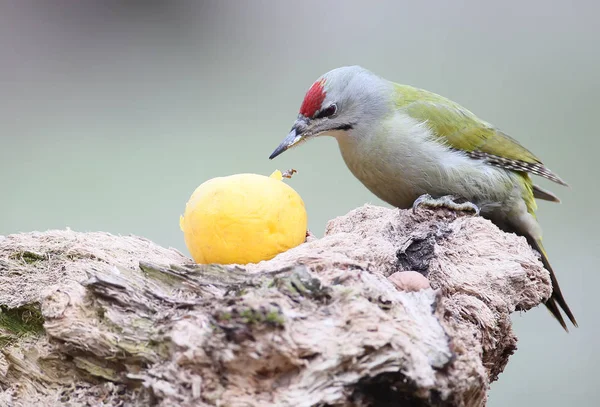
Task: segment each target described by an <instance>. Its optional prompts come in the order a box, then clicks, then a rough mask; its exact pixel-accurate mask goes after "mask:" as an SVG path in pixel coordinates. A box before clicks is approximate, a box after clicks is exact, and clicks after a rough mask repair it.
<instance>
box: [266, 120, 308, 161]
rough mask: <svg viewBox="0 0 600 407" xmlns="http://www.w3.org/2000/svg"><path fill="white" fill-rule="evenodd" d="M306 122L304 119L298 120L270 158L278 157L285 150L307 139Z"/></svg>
mask: <svg viewBox="0 0 600 407" xmlns="http://www.w3.org/2000/svg"><path fill="white" fill-rule="evenodd" d="M305 129H306V123H305V122H304V121H300V120H297V121H296V123H295V124H294V127H292V130H291V131H290V133H289V134H288V135H287V137H286V138H285V139H283V141H282V142H281V144H280V145H279V146H278V147H277V148H276V149H275V151H273V153H272V154H271V155H270V156H269V160H272V159H273V158H275V157H277V156H278V155H279V154H281V153H283V152H284V151H285V150H287V149H289V148H291V147H293V146H295V145H297V144H298V143H300V142H301V141H303V140H305V139H306V136H307V133H306V132H305Z"/></svg>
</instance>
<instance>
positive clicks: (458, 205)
mask: <svg viewBox="0 0 600 407" xmlns="http://www.w3.org/2000/svg"><path fill="white" fill-rule="evenodd" d="M420 206H428V207H430V208H442V207H443V208H448V209H451V210H453V211H464V212H473V213H474V214H475V215H479V207H478V206H477V205H475V204H474V203H472V202H469V201H467V200H466V199H464V198H459V197H456V196H453V195H444V196H441V197H439V198H434V197H432V196H431V195H429V194H424V195H421V196H420V197H418V198H417V199H416V200H415V202H414V203H413V206H412V209H413V213H416V212H417V209H418V208H419V207H420Z"/></svg>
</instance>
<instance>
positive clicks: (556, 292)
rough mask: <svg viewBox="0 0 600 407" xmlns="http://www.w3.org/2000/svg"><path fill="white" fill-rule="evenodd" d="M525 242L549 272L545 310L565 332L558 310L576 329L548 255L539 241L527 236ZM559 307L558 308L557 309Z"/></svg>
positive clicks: (565, 327)
mask: <svg viewBox="0 0 600 407" xmlns="http://www.w3.org/2000/svg"><path fill="white" fill-rule="evenodd" d="M527 240H528V242H529V244H530V245H531V246H532V247H533V248H534V249H535V250H537V251H538V252H540V254H541V255H542V263H543V264H544V267H545V268H546V270H548V271H549V272H550V279H551V280H552V295H551V296H550V298H548V300H547V301H546V308H548V310H549V311H550V313H551V314H552V315H553V316H554V318H556V319H557V320H558V322H560V324H561V325H562V327H563V328H564V330H565V331H567V332H569V330H568V329H567V324H566V323H565V320H564V319H563V316H562V314H561V312H560V309H562V310H563V311H564V313H565V314H567V317H569V320H570V321H571V323H572V324H573V325H574V326H576V327H577V321H576V320H575V316H573V313H572V312H571V309H570V308H569V306H568V305H567V302H566V301H565V298H564V297H563V294H562V292H561V291H560V286H559V285H558V281H557V280H556V276H555V275H554V270H552V266H550V262H549V261H548V255H547V254H546V250H544V246H543V245H542V240H541V239H535V238H533V237H530V236H528V237H527ZM559 307H560V308H559Z"/></svg>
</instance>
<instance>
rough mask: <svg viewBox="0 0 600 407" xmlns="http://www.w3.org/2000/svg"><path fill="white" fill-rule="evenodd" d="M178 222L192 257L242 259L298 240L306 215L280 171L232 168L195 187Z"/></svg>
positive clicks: (255, 258)
mask: <svg viewBox="0 0 600 407" xmlns="http://www.w3.org/2000/svg"><path fill="white" fill-rule="evenodd" d="M179 225H180V227H181V230H182V231H183V234H184V238H185V244H186V246H187V248H188V250H189V251H190V253H191V255H192V258H193V259H194V261H196V263H201V264H208V263H218V264H247V263H258V262H259V261H262V260H269V259H272V258H273V257H275V256H276V255H277V254H279V253H282V252H284V251H286V250H288V249H291V248H292V247H295V246H298V245H299V244H301V243H303V242H304V241H305V239H306V227H307V215H306V209H305V207H304V202H303V201H302V198H300V195H298V193H297V192H296V191H294V189H293V188H292V187H290V186H289V185H287V184H285V183H284V182H282V174H281V172H280V171H275V172H274V173H273V174H271V176H270V177H266V176H264V175H257V174H236V175H231V176H228V177H219V178H213V179H211V180H208V181H206V182H205V183H203V184H202V185H200V186H199V187H198V188H196V190H195V191H194V193H193V194H192V196H191V197H190V199H189V201H188V203H187V205H186V207H185V213H184V215H183V216H182V217H181V218H180V220H179Z"/></svg>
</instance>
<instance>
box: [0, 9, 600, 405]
mask: <svg viewBox="0 0 600 407" xmlns="http://www.w3.org/2000/svg"><path fill="white" fill-rule="evenodd" d="M7 3H9V2H4V3H3V4H2V6H1V8H0V55H1V58H2V59H1V63H0V89H1V91H2V92H1V100H0V104H1V106H0V126H1V137H2V143H1V147H0V180H1V183H2V184H1V185H2V194H1V198H0V234H10V233H16V232H21V231H23V232H25V231H31V230H45V229H50V228H65V227H70V228H72V229H74V230H78V231H95V230H102V231H108V232H112V233H115V234H130V233H133V234H137V235H142V236H145V237H148V238H150V239H152V240H154V241H155V242H157V243H159V244H161V245H164V246H171V247H176V248H178V249H180V250H182V251H184V252H186V253H187V251H186V249H185V246H184V243H183V238H182V234H181V232H180V230H179V227H178V218H179V215H180V213H182V212H183V209H184V205H185V202H186V200H187V198H188V197H189V195H190V194H191V192H192V191H193V190H194V188H195V187H196V186H197V185H199V184H200V183H202V182H203V181H205V180H207V179H209V178H211V177H215V176H221V175H229V174H233V173H238V172H256V173H262V174H265V175H268V174H270V173H271V172H272V171H273V170H274V169H276V168H279V169H282V170H283V169H287V168H292V167H293V168H296V169H298V170H299V173H298V174H296V176H295V177H294V178H293V179H292V180H291V181H289V183H290V184H291V185H292V186H293V187H294V188H295V189H296V190H297V191H298V192H299V193H300V194H301V195H302V197H303V198H304V200H305V203H306V206H307V208H308V212H309V218H310V220H309V222H310V225H309V226H310V228H311V230H312V231H314V232H315V233H316V234H317V235H322V233H323V230H324V227H325V224H326V222H327V220H329V219H331V218H333V217H336V216H339V215H343V214H345V213H346V212H348V211H349V210H351V209H353V208H355V207H357V206H360V205H362V204H364V203H366V202H370V203H375V204H382V203H381V201H379V200H378V199H376V198H375V197H374V196H373V195H371V193H369V192H368V191H367V190H366V189H365V188H364V187H363V186H362V185H361V184H360V183H359V182H358V181H357V180H356V179H354V178H353V176H352V175H351V174H350V172H349V171H348V170H347V168H346V167H345V165H344V163H343V161H342V159H341V157H340V154H339V151H338V148H337V144H336V142H335V141H334V140H333V139H329V138H323V139H319V140H314V141H313V142H311V143H308V144H307V145H304V146H303V147H302V148H299V149H294V150H293V151H290V152H287V153H286V154H284V155H283V156H281V157H279V158H278V159H277V160H275V161H269V160H268V159H267V157H268V156H269V154H270V153H271V152H272V151H273V149H274V148H275V147H276V146H277V145H278V144H279V142H280V141H281V140H282V139H283V137H284V136H285V135H286V134H287V132H288V131H289V129H290V127H291V125H292V122H293V120H294V119H295V117H296V115H297V111H298V108H299V106H300V103H301V101H302V98H303V96H304V93H305V92H306V90H307V89H308V87H309V86H310V85H311V83H312V82H313V81H314V80H315V79H316V78H317V77H318V76H319V75H321V74H322V73H324V72H326V71H328V70H330V69H332V68H335V67H338V66H342V65H350V64H359V65H362V66H364V67H366V68H368V69H370V70H372V71H374V72H376V73H378V74H380V75H382V76H384V77H386V78H388V79H391V80H394V81H397V82H401V83H406V84H411V85H414V86H418V87H423V88H426V89H428V90H431V91H434V92H437V93H440V94H442V95H445V96H447V97H449V98H451V99H453V100H455V101H457V102H459V103H461V104H463V105H464V106H465V107H467V108H468V109H470V110H472V111H473V112H475V113H476V114H477V115H479V116H480V117H482V118H483V119H485V120H487V121H490V122H492V123H495V124H496V125H498V126H499V127H500V128H502V129H503V130H504V131H505V132H507V133H508V134H511V135H512V136H513V137H515V138H517V139H518V140H520V141H521V142H522V143H523V144H524V145H525V146H527V147H528V148H530V149H531V150H533V151H534V152H535V153H536V154H538V155H539V156H540V157H542V159H543V160H544V161H545V163H546V164H547V165H548V166H549V167H550V168H551V169H552V170H554V171H556V172H557V173H558V174H559V175H560V176H562V177H563V178H564V179H565V180H567V182H569V183H570V185H571V188H562V187H560V186H555V185H551V184H550V183H548V182H545V181H543V180H541V181H540V184H541V185H544V186H546V187H551V189H552V190H553V191H555V192H557V193H558V194H559V196H561V198H562V199H563V203H562V204H561V205H556V204H550V203H546V202H541V203H540V210H539V218H540V221H541V222H542V225H543V227H544V230H545V242H546V247H547V249H548V252H549V254H550V260H551V262H552V263H553V265H554V267H555V269H556V271H557V273H558V277H559V280H560V282H561V284H562V288H563V291H564V292H565V294H566V297H567V300H568V301H569V303H570V304H571V308H572V309H573V311H574V312H575V315H576V316H577V318H578V320H579V322H580V325H581V328H579V329H574V330H572V333H571V334H565V333H564V332H563V331H562V330H561V329H560V326H559V325H558V324H557V323H556V321H554V320H553V319H552V318H551V316H550V315H549V313H548V312H547V311H546V310H545V309H544V307H539V308H538V309H535V310H533V311H531V312H528V313H527V314H524V313H523V314H521V315H515V318H514V321H515V330H516V331H517V334H518V336H519V339H520V340H519V343H518V347H519V349H518V351H517V353H516V354H515V355H514V356H513V357H512V359H511V362H510V363H509V365H508V367H507V368H506V370H505V372H504V373H503V374H502V375H501V376H500V380H499V381H498V382H497V383H494V384H493V385H492V389H491V393H490V403H489V405H490V406H508V405H510V406H537V405H545V406H564V405H573V406H592V405H597V404H596V403H597V401H596V402H594V399H596V398H597V396H598V388H599V385H600V379H599V378H598V374H597V367H598V364H599V362H600V357H599V352H598V337H600V329H599V318H598V314H597V311H596V310H595V298H594V297H595V296H596V295H597V294H596V292H597V290H596V288H597V287H598V285H599V284H600V277H599V275H600V274H599V273H598V271H599V270H598V260H599V254H598V252H599V250H600V244H599V239H598V227H599V226H600V225H599V221H598V210H597V202H598V199H599V198H600V193H599V188H600V187H599V185H598V184H599V181H598V170H597V167H595V163H597V161H598V160H597V155H598V151H599V150H600V142H599V139H600V135H599V134H598V131H597V128H596V127H595V126H596V125H597V123H598V114H599V113H598V108H599V107H600V106H599V104H598V100H599V98H598V94H599V93H600V77H599V72H600V45H599V44H600V25H598V23H597V16H598V13H599V12H600V6H599V5H598V4H599V3H598V2H597V1H592V0H590V1H553V2H546V1H541V0H535V1H528V2H522V1H515V0H505V1H495V2H482V1H476V0H471V1H442V0H439V1H423V2H417V1H411V2H407V1H394V2H373V1H371V2H364V1H343V2H342V1H309V0H306V1H302V2H292V1H288V2H284V1H191V0H190V1H174V0H173V1H159V0H154V1H149V0H147V1H116V0H115V1H80V2H70V1H53V2H42V1H37V2H36V1H27V0H24V1H20V2H11V3H10V4H7Z"/></svg>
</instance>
